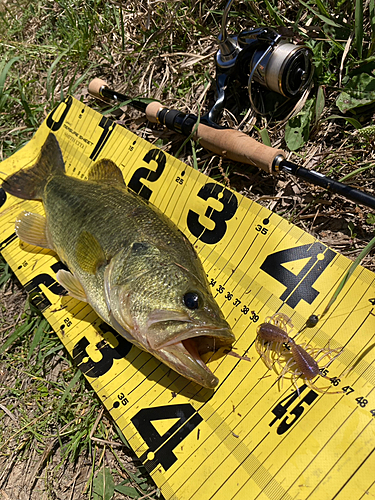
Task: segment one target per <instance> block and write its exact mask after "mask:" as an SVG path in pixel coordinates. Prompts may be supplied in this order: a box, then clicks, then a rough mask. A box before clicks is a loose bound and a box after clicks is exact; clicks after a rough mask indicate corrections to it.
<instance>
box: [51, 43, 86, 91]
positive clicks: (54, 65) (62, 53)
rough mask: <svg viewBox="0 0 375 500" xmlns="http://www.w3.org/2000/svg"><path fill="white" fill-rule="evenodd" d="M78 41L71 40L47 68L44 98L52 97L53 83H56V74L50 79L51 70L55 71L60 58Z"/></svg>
mask: <svg viewBox="0 0 375 500" xmlns="http://www.w3.org/2000/svg"><path fill="white" fill-rule="evenodd" d="M77 42H78V40H76V41H75V42H73V43H72V44H71V45H69V47H68V48H67V49H65V50H63V51H62V52H61V54H59V55H58V56H57V57H56V59H55V60H54V61H53V63H52V64H51V66H50V68H49V70H48V71H47V81H46V91H47V95H46V99H47V100H48V99H50V97H51V96H52V97H53V94H54V88H55V86H56V85H55V84H56V76H55V78H54V79H53V81H51V80H52V74H53V72H54V71H55V69H56V67H57V66H58V64H59V63H60V61H61V59H62V58H63V57H64V56H66V55H67V54H68V53H69V52H70V51H71V49H72V48H73V47H74V45H75V44H76V43H77Z"/></svg>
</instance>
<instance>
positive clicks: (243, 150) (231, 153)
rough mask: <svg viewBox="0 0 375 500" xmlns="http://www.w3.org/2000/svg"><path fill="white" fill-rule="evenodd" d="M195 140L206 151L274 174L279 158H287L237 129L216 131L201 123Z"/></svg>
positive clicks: (281, 152)
mask: <svg viewBox="0 0 375 500" xmlns="http://www.w3.org/2000/svg"><path fill="white" fill-rule="evenodd" d="M194 139H195V140H198V139H199V143H200V144H201V145H202V146H203V147H204V148H206V149H208V150H210V151H213V152H214V153H216V154H219V155H220V156H223V157H224V158H229V159H230V160H234V161H238V162H241V163H247V164H249V165H254V166H255V167H258V168H261V169H262V170H265V171H266V172H268V173H270V174H272V172H274V170H273V164H274V160H275V158H276V157H277V156H282V157H283V158H285V152H284V151H283V150H282V149H275V148H271V147H270V146H266V145H265V144H262V143H260V142H258V141H256V140H255V139H252V138H251V137H249V136H248V135H246V134H244V133H243V132H240V131H239V130H235V129H231V128H229V129H216V128H212V127H209V126H208V125H204V124H203V123H201V124H200V125H199V126H198V130H197V132H196V134H195V135H194Z"/></svg>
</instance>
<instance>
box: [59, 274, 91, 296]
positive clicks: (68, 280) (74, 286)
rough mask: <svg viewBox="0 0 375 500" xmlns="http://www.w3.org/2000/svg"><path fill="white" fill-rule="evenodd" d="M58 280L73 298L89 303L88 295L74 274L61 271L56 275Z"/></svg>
mask: <svg viewBox="0 0 375 500" xmlns="http://www.w3.org/2000/svg"><path fill="white" fill-rule="evenodd" d="M56 279H57V281H58V282H59V283H60V285H61V286H63V287H64V288H65V290H66V291H67V292H68V293H69V295H70V296H71V297H74V298H75V299H78V300H82V301H83V302H87V297H86V293H85V291H84V289H83V288H82V285H81V283H80V282H79V281H78V280H77V278H76V277H75V276H74V274H72V273H70V272H69V271H65V270H64V269H60V270H59V271H57V273H56Z"/></svg>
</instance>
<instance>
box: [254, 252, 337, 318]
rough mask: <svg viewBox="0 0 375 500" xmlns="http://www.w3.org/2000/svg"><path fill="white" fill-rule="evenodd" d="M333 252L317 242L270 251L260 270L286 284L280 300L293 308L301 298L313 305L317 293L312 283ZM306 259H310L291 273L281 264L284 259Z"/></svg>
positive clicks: (324, 267)
mask: <svg viewBox="0 0 375 500" xmlns="http://www.w3.org/2000/svg"><path fill="white" fill-rule="evenodd" d="M335 255H336V254H335V252H333V251H332V250H330V249H329V248H327V247H326V246H325V245H323V244H322V243H318V242H316V243H314V244H312V245H302V246H299V247H295V248H288V249H286V250H281V251H280V252H275V253H272V254H270V255H268V257H267V258H266V260H265V261H264V262H263V264H262V265H261V269H262V271H264V272H266V273H267V274H268V275H270V276H272V278H274V279H275V280H277V281H278V282H279V283H282V284H283V285H285V286H286V290H285V291H284V292H283V293H282V294H281V295H280V299H281V300H283V301H285V302H286V303H287V304H288V306H290V307H292V308H295V307H296V305H297V304H298V302H299V301H300V300H304V301H306V302H307V303H308V304H312V302H313V301H314V300H315V299H316V297H317V296H318V295H319V292H318V291H317V290H316V289H315V288H314V287H313V286H312V285H313V283H315V281H316V280H317V279H318V278H319V276H320V275H321V273H322V272H323V271H324V269H326V267H328V265H329V264H330V263H331V261H332V260H333V258H334V257H335ZM306 258H308V259H309V260H308V261H307V263H306V264H305V265H304V267H303V268H302V269H301V270H300V271H299V273H298V274H294V273H292V272H291V271H289V270H288V269H286V267H284V266H283V264H285V263H287V262H293V261H297V260H301V259H306Z"/></svg>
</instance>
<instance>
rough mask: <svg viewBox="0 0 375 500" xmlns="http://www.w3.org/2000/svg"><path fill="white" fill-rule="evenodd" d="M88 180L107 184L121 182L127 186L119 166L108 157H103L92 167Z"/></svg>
mask: <svg viewBox="0 0 375 500" xmlns="http://www.w3.org/2000/svg"><path fill="white" fill-rule="evenodd" d="M88 180H89V181H92V182H99V183H103V182H104V183H106V184H121V185H122V186H125V182H124V178H123V176H122V172H121V170H120V169H119V168H118V166H117V165H116V164H115V163H114V162H113V161H112V160H109V159H108V158H103V159H101V160H99V161H97V162H96V163H94V165H93V166H92V167H91V168H90V170H89V173H88Z"/></svg>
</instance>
